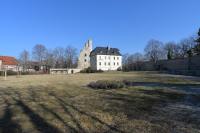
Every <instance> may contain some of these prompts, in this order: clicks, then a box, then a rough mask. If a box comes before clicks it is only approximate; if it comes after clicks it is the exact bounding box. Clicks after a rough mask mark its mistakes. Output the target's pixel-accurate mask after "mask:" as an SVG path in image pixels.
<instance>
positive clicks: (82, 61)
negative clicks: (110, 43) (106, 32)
mask: <svg viewBox="0 0 200 133" xmlns="http://www.w3.org/2000/svg"><path fill="white" fill-rule="evenodd" d="M91 51H92V40H88V41H87V42H86V43H85V46H84V48H83V49H82V50H81V52H80V55H79V59H78V68H79V69H81V70H83V69H85V68H88V67H90V53H91Z"/></svg>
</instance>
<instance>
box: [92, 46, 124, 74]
mask: <svg viewBox="0 0 200 133" xmlns="http://www.w3.org/2000/svg"><path fill="white" fill-rule="evenodd" d="M90 67H91V68H92V69H93V70H103V71H108V70H117V69H121V68H122V55H121V53H120V51H119V49H117V48H110V47H96V48H95V49H94V50H92V52H91V53H90Z"/></svg>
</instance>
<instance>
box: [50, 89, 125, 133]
mask: <svg viewBox="0 0 200 133" xmlns="http://www.w3.org/2000/svg"><path fill="white" fill-rule="evenodd" d="M50 95H51V96H54V97H55V98H56V99H57V100H58V102H59V103H60V105H61V106H62V107H63V108H64V110H65V111H66V112H67V113H68V114H69V115H70V116H71V117H72V118H73V116H72V114H71V113H70V112H69V110H68V108H72V109H73V110H75V111H77V112H78V113H80V114H82V115H85V116H87V117H89V118H91V119H92V120H94V121H97V122H99V123H100V124H102V125H104V126H106V127H107V128H108V129H110V131H114V132H119V133H124V131H121V130H120V129H118V128H117V127H115V126H112V125H109V124H107V123H105V122H104V121H102V120H100V119H99V118H97V117H96V116H93V115H91V114H89V113H87V112H85V111H82V110H80V109H78V108H77V107H75V106H73V105H72V104H69V103H67V102H65V101H64V100H63V99H61V98H59V97H58V96H56V95H54V94H52V93H50ZM73 121H74V122H75V123H76V124H77V126H78V127H79V129H81V126H80V123H79V121H77V120H75V119H74V118H73Z"/></svg>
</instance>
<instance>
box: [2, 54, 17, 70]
mask: <svg viewBox="0 0 200 133" xmlns="http://www.w3.org/2000/svg"><path fill="white" fill-rule="evenodd" d="M5 69H6V70H11V71H18V70H19V67H18V62H17V60H16V59H15V58H14V57H10V56H0V70H5Z"/></svg>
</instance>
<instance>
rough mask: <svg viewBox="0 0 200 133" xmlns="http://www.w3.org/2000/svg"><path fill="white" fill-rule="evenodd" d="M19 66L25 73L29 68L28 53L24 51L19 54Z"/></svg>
mask: <svg viewBox="0 0 200 133" xmlns="http://www.w3.org/2000/svg"><path fill="white" fill-rule="evenodd" d="M19 60H20V64H21V66H22V67H23V71H27V69H28V67H29V61H30V55H29V52H28V51H26V50H24V51H22V52H21V54H20V57H19Z"/></svg>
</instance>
